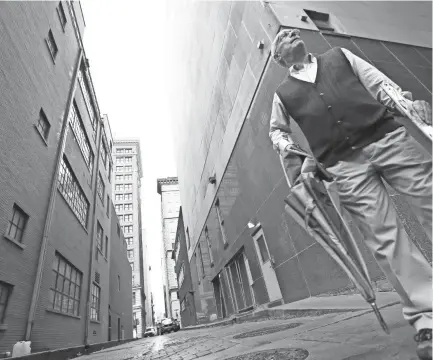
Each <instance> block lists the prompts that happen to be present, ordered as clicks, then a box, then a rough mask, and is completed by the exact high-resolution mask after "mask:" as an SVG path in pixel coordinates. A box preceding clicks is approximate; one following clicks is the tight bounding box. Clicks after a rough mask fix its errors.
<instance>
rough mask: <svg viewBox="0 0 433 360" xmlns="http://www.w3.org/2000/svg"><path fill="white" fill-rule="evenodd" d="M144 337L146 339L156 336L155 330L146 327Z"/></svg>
mask: <svg viewBox="0 0 433 360" xmlns="http://www.w3.org/2000/svg"><path fill="white" fill-rule="evenodd" d="M143 336H144V337H148V336H156V329H155V328H154V327H152V326H150V327H147V328H146V331H145V332H144V335H143Z"/></svg>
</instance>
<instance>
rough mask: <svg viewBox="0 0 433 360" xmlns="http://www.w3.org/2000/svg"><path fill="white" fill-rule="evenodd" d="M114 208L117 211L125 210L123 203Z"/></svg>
mask: <svg viewBox="0 0 433 360" xmlns="http://www.w3.org/2000/svg"><path fill="white" fill-rule="evenodd" d="M116 200H118V199H117V198H116ZM114 209H115V210H116V213H119V212H121V211H123V204H116V205H114Z"/></svg>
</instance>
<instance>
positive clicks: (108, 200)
mask: <svg viewBox="0 0 433 360" xmlns="http://www.w3.org/2000/svg"><path fill="white" fill-rule="evenodd" d="M110 206H111V204H110V197H109V196H108V195H107V217H110Z"/></svg>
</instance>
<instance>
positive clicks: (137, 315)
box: [113, 139, 147, 338]
mask: <svg viewBox="0 0 433 360" xmlns="http://www.w3.org/2000/svg"><path fill="white" fill-rule="evenodd" d="M113 158H114V187H113V201H114V206H115V210H116V214H117V217H118V218H119V221H120V225H121V228H122V231H123V234H124V236H125V241H126V243H127V245H128V259H129V261H130V264H131V268H132V305H133V317H134V337H139V338H141V337H142V336H143V333H144V330H145V328H146V307H145V301H146V288H145V269H144V259H143V237H142V229H141V193H140V191H141V178H142V177H143V167H142V164H141V152H140V142H139V141H138V140H120V139H116V140H115V141H114V147H113ZM146 280H147V279H146Z"/></svg>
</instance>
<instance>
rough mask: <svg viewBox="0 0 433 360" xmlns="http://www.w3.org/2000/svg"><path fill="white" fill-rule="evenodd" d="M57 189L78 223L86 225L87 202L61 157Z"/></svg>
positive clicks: (66, 162) (67, 165) (64, 158)
mask: <svg viewBox="0 0 433 360" xmlns="http://www.w3.org/2000/svg"><path fill="white" fill-rule="evenodd" d="M59 190H60V193H61V194H62V195H63V197H64V198H65V200H66V202H67V203H68V204H69V206H70V207H71V208H72V211H73V212H74V214H75V215H76V216H77V218H78V220H79V221H80V223H81V224H82V225H83V226H84V227H86V226H87V214H88V212H89V202H88V201H87V198H86V196H85V195H84V192H83V190H82V189H81V187H80V185H79V183H78V181H77V178H76V177H75V175H74V173H73V172H72V169H71V167H70V165H69V163H68V161H67V160H66V157H63V159H62V163H61V165H60V172H59Z"/></svg>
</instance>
